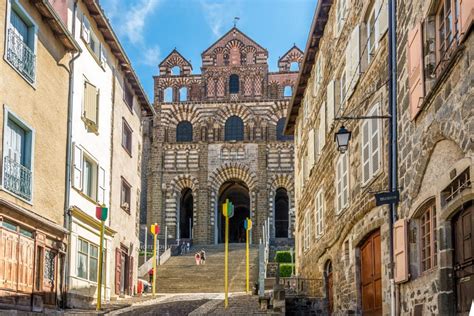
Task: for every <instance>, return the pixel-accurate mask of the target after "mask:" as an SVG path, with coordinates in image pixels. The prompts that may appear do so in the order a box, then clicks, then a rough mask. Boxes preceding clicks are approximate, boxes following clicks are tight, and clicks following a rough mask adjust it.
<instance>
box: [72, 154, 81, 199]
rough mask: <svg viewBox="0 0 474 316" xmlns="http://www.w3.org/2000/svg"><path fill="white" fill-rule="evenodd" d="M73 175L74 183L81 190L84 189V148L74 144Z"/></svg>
mask: <svg viewBox="0 0 474 316" xmlns="http://www.w3.org/2000/svg"><path fill="white" fill-rule="evenodd" d="M73 151H74V153H73V157H74V161H73V172H72V173H73V175H72V181H73V183H72V185H73V186H74V187H75V188H76V189H79V190H82V149H81V148H79V146H77V145H74V147H73Z"/></svg>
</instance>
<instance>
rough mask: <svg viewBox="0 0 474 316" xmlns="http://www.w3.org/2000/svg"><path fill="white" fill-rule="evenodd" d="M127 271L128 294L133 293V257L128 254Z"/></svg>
mask: <svg viewBox="0 0 474 316" xmlns="http://www.w3.org/2000/svg"><path fill="white" fill-rule="evenodd" d="M128 271H129V274H128V276H129V279H128V285H129V293H128V294H129V295H133V257H132V256H130V264H129V265H128Z"/></svg>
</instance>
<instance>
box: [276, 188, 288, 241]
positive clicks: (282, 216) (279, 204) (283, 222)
mask: <svg viewBox="0 0 474 316" xmlns="http://www.w3.org/2000/svg"><path fill="white" fill-rule="evenodd" d="M289 206H290V204H289V199H288V192H287V191H286V190H285V189H284V188H278V189H277V190H276V192H275V237H276V238H288V237H289V236H288V231H289V229H288V228H289V224H290V213H289V211H290V208H289Z"/></svg>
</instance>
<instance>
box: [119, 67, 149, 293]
mask: <svg viewBox="0 0 474 316" xmlns="http://www.w3.org/2000/svg"><path fill="white" fill-rule="evenodd" d="M124 85H129V83H128V81H127V80H126V79H125V78H124V77H123V75H122V74H121V73H120V72H116V73H115V77H114V105H113V107H114V111H113V128H112V177H111V198H110V210H111V211H110V216H111V228H112V229H113V230H115V231H116V232H117V233H116V234H115V236H114V241H113V251H112V252H113V255H116V250H117V249H123V250H125V249H126V250H127V251H128V255H129V256H130V258H133V259H129V260H130V263H129V264H130V266H129V267H128V270H129V271H131V272H132V278H131V279H132V282H131V283H129V284H128V286H129V287H130V289H131V292H134V291H135V290H136V282H137V274H138V252H139V250H140V242H139V239H138V234H139V223H140V192H141V157H142V115H143V113H146V112H142V107H141V105H140V103H139V102H138V100H137V98H136V96H135V95H133V105H132V107H130V106H129V105H128V104H127V103H126V101H125V92H124ZM124 124H127V125H128V127H129V128H130V129H131V130H132V146H131V148H132V150H131V152H129V151H128V150H127V149H126V148H125V147H124V145H123V135H122V133H123V130H124ZM122 181H126V182H127V183H128V184H129V185H130V187H131V188H130V205H129V206H128V209H127V208H126V207H125V206H124V205H122V203H121V202H122ZM116 260H117V258H115V260H114V262H115V267H112V271H114V270H115V268H116V267H117V262H116ZM116 277H118V275H117V274H116V273H112V275H111V278H112V282H111V283H112V293H115V294H116V295H117V293H116V291H115V289H114V288H113V287H114V285H115V284H117V283H118V281H117V280H116Z"/></svg>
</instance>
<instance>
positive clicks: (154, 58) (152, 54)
mask: <svg viewBox="0 0 474 316" xmlns="http://www.w3.org/2000/svg"><path fill="white" fill-rule="evenodd" d="M160 58H161V51H160V47H159V46H153V47H149V48H147V49H145V50H144V51H143V58H142V59H141V60H140V63H141V64H143V65H146V66H154V67H155V66H157V65H158V64H159V63H160Z"/></svg>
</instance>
